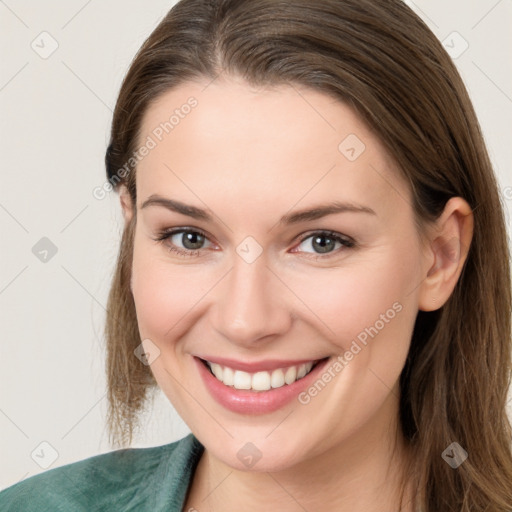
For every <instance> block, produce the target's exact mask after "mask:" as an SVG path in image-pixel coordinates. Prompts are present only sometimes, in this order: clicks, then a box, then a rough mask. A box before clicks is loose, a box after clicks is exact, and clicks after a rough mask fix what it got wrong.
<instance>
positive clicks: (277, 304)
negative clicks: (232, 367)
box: [214, 255, 291, 345]
mask: <svg viewBox="0 0 512 512" xmlns="http://www.w3.org/2000/svg"><path fill="white" fill-rule="evenodd" d="M283 293H284V291H283V290H281V291H279V283H278V280H277V278H276V277H275V276H274V275H273V274H272V272H271V271H270V270H269V269H268V268H267V262H266V259H265V258H264V257H263V255H262V256H260V257H259V258H257V259H256V260H255V261H253V262H251V263H248V262H247V261H245V260H244V259H243V258H242V257H240V256H239V255H235V256H234V262H233V267H232V269H231V272H229V274H228V275H227V276H226V279H225V280H224V283H223V284H222V286H221V287H220V288H219V293H218V294H217V298H216V304H215V313H216V314H215V315H214V327H215V329H216V330H217V331H218V332H220V333H221V334H222V335H224V336H225V337H226V338H227V339H229V340H230V341H232V342H235V343H238V344H246V345H250V344H252V343H254V342H257V341H258V340H259V339H261V338H263V337H267V338H268V337H269V336H271V335H276V334H282V333H283V332H284V331H285V330H286V329H288V328H289V326H290V322H291V311H289V310H288V308H287V307H286V300H284V297H283Z"/></svg>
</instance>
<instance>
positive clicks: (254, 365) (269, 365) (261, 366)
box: [197, 356, 325, 373]
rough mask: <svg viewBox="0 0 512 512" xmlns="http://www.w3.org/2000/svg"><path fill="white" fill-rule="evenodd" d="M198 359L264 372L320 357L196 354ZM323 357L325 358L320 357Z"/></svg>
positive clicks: (234, 368)
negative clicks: (260, 358) (245, 358)
mask: <svg viewBox="0 0 512 512" xmlns="http://www.w3.org/2000/svg"><path fill="white" fill-rule="evenodd" d="M197 357H199V359H202V360H204V361H209V362H210V363H216V364H220V365H221V366H229V368H233V370H241V371H244V372H247V373H256V372H265V371H271V370H277V369H278V368H288V367H289V366H300V365H301V364H304V363H309V362H313V363H315V362H317V361H319V360H320V359H295V360H284V359H267V360H264V361H253V362H247V361H236V360H235V359H228V358H224V357H215V356H197ZM322 359H325V358H322Z"/></svg>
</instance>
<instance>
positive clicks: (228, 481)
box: [121, 78, 473, 512]
mask: <svg viewBox="0 0 512 512" xmlns="http://www.w3.org/2000/svg"><path fill="white" fill-rule="evenodd" d="M190 96H194V97H195V98H196V99H197V101H198V105H197V107H196V108H194V109H193V110H192V111H191V113H190V114H188V115H187V116H185V117H184V118H183V119H180V122H179V124H178V125H176V126H175V127H174V129H173V130H172V131H171V132H170V133H169V134H167V135H166V136H165V137H164V138H163V139H162V141H160V142H159V143H158V144H157V145H156V147H155V148H154V149H152V150H151V151H150V152H149V154H148V155H147V156H146V157H145V158H144V159H143V160H142V161H141V162H140V163H139V164H138V167H137V205H136V208H137V224H136V231H135V242H134V259H133V274H132V292H133V295H134V299H135V304H136V310H137V319H138V323H139V329H140V333H141V338H142V339H150V340H151V342H152V343H154V345H156V346H157V347H158V349H159V351H160V355H159V357H157V358H156V359H155V360H154V362H153V363H152V364H151V370H152V372H153V374H154V376H155V378H156V380H157V382H158V384H159V386H160V387H161V389H162V390H163V392H164V393H165V394H166V396H167V397H168V398H169V400H170V401H171V402H172V404H173V405H174V407H175V408H176V410H177V411H178V413H179V414H180V415H181V416H182V418H183V419H184V420H185V422H186V423H187V424H188V425H189V427H190V429H191V430H192V432H194V434H195V435H196V436H197V437H198V439H199V440H200V441H201V442H202V444H203V445H204V446H205V448H206V450H205V454H204V455H203V457H202V459H201V461H200V463H199V466H198V469H197V471H196V475H195V478H194V481H193V485H192V488H191V492H190V494H189V498H188V502H187V507H186V508H185V510H189V508H191V507H194V508H195V509H196V510H199V511H202V510H222V511H224V512H226V511H231V510H266V508H265V506H266V504H267V505H268V504H269V503H272V504H274V505H278V506H279V510H281V511H295V510H304V509H306V510H317V509H318V507H319V504H321V505H322V508H324V509H325V510H338V511H345V510H347V511H348V510H350V511H352V512H353V511H359V510H361V511H363V510H364V511H366V512H368V511H373V510H375V511H376V510H379V511H382V510H390V511H391V510H398V501H397V493H398V479H399V476H400V475H399V470H400V468H401V467H402V464H401V463H402V462H403V461H404V460H405V457H407V447H406V445H405V443H404V440H403V438H402V436H401V434H400V432H399V429H398V428H397V425H398V396H399V386H398V379H399V375H400V372H401V370H402V368H403V366H404V364H405V360H406V357H407V353H408V349H409V345H410V340H411V335H412V329H413V326H414V321H415V318H416V315H417V312H418V310H419V309H422V310H426V311H428V310H434V309H437V308H439V307H441V306H442V305H443V304H444V303H445V302H446V300H447V299H448V297H449V295H450V293H451V292H452V290H453V288H454V286H455V284H456V282H457V279H458V277H459V275H460V272H461V270H462V266H463V263H464V258H465V255H466V253H467V248H468V247H469V244H470V241H471V235H472V229H473V220H472V214H471V210H470V208H469V206H468V204H467V203H466V202H465V201H464V200H462V199H461V198H452V199H451V200H450V201H449V202H448V203H447V205H446V208H445V211H444V213H443V215H442V216H441V217H440V219H439V220H438V222H437V223H436V224H435V225H430V226H429V227H428V231H427V235H428V236H427V239H426V242H425V243H424V244H422V243H421V238H420V235H419V233H418V230H417V227H416V225H415V223H414V218H413V211H412V206H411V205H412V201H411V195H410V191H409V189H408V186H407V185H406V183H405V181H403V179H402V178H401V177H400V175H399V173H398V171H397V169H396V167H395V165H394V163H393V161H392V159H391V158H390V157H389V155H388V154H387V153H386V151H385V149H384V147H383V146H382V144H381V143H380V142H379V140H378V139H377V138H376V137H375V136H374V135H373V133H372V132H371V130H369V129H368V127H366V126H365V125H364V124H363V122H362V121H361V120H360V119H359V117H358V116H357V115H356V114H355V113H354V112H353V111H352V110H351V109H350V108H349V107H348V106H347V105H345V104H343V103H341V102H339V101H338V100H335V99H333V98H331V97H329V96H327V95H324V94H322V93H320V92H317V91H313V90H310V89H307V88H299V87H297V86H294V87H291V86H284V85H283V86H279V87H274V88H257V89H256V88H253V87H251V86H249V85H248V84H246V83H244V82H243V81H241V80H240V79H235V78H218V79H217V80H215V81H214V82H213V83H210V84H208V82H206V81H205V82H204V83H200V82H193V83H192V82H191V83H187V84H183V85H181V86H179V87H177V88H175V89H173V90H170V91H167V92H166V93H165V94H164V95H162V96H161V97H160V98H159V99H158V100H157V101H156V102H155V103H153V104H152V105H151V107H150V108H149V109H148V111H147V112H146V115H145V117H144V120H143V125H142V129H141V134H140V139H139V140H140V141H144V140H146V137H147V136H148V135H151V133H152V130H154V128H155V127H157V126H158V125H159V124H160V123H161V122H162V121H164V120H166V119H168V118H169V113H170V112H172V111H173V110H174V109H176V108H179V107H180V105H183V104H184V103H185V102H186V101H187V99H188V98H189V97H190ZM350 134H355V135H356V136H357V137H358V139H359V140H360V141H362V142H363V143H364V145H365V149H364V151H363V152H362V153H361V154H360V156H358V158H356V159H355V160H353V161H350V160H349V159H347V157H346V156H345V153H344V152H343V149H342V150H341V151H340V149H339V145H340V143H341V142H342V141H343V140H344V139H345V138H346V137H347V136H349V135H350ZM352 140H354V139H352ZM343 147H344V146H343V145H342V148H343ZM152 194H158V195H160V196H162V197H165V198H170V199H174V200H178V201H180V202H183V203H186V204H189V205H194V206H197V207H199V208H203V209H207V210H209V211H210V212H211V214H212V216H213V220H212V221H204V220H197V219H192V218H190V217H188V216H186V215H183V214H180V213H176V212H172V211H169V210H167V209H166V208H164V207H162V206H148V207H146V208H141V206H142V204H143V203H144V202H145V201H146V200H147V199H148V198H149V197H150V196H151V195H152ZM332 201H344V202H350V203H357V204H359V205H364V206H366V207H369V208H371V209H373V210H374V211H375V215H371V214H367V213H356V212H345V213H338V214H332V215H328V216H325V217H323V218H320V219H316V220H309V221H304V222H300V223H298V224H293V225H281V224H279V219H280V218H281V216H283V215H285V214H289V213H291V212H295V211H298V210H302V209H306V208H309V207H312V206H316V205H318V204H324V203H329V202H332ZM121 204H122V207H123V212H124V215H125V220H126V222H128V221H129V220H130V218H131V216H132V215H133V214H134V206H133V205H131V204H130V200H129V196H128V195H127V193H126V191H122V193H121ZM179 227H183V228H185V227H186V228H191V229H192V230H193V229H199V230H201V231H203V232H204V233H205V234H206V236H207V239H206V240H205V242H204V244H203V248H201V249H199V252H196V253H195V254H193V255H192V256H180V255H177V254H175V253H172V252H171V251H170V250H169V247H170V246H171V245H172V244H174V245H176V246H178V247H179V248H181V249H183V250H185V251H186V250H187V248H186V247H187V246H185V245H183V244H184V242H183V236H182V234H177V235H174V236H173V237H172V238H170V239H167V240H166V241H162V242H158V241H155V238H157V237H158V234H159V232H160V231H161V230H164V229H169V228H179ZM322 230H329V231H334V232H336V233H339V234H340V235H341V236H345V237H350V238H351V239H353V240H354V241H355V244H356V245H355V246H354V247H346V246H343V245H341V244H340V243H336V245H335V246H334V247H333V249H331V252H328V253H327V254H322V253H319V252H318V248H315V246H314V245H313V244H312V241H313V239H314V237H313V238H311V237H310V238H307V239H305V240H304V241H303V242H301V239H302V238H305V237H306V236H307V235H310V236H311V235H313V234H316V233H318V232H319V231H322ZM301 235H302V237H301ZM248 236H251V237H253V238H254V239H255V240H256V241H257V243H258V244H259V246H261V248H262V250H263V252H262V254H261V255H260V256H259V257H258V258H257V259H256V260H255V261H254V262H252V263H247V262H246V261H245V260H244V259H243V258H241V257H240V256H239V254H237V252H236V249H237V247H238V246H239V244H240V243H241V242H242V241H244V239H245V238H246V237H248ZM447 248H450V250H447ZM459 249H460V250H459ZM315 258H317V259H315ZM394 303H398V304H399V305H400V306H401V309H400V312H398V313H397V314H396V315H394V317H393V318H392V319H390V320H389V321H388V322H386V323H385V325H384V327H383V328H381V329H380V330H379V331H378V334H377V335H374V337H372V338H369V340H368V343H367V345H366V346H365V347H364V348H363V349H362V350H361V351H360V352H359V353H358V354H357V355H356V356H354V358H353V359H352V360H351V361H350V362H349V364H347V366H346V367H345V368H344V369H343V370H342V371H341V372H339V373H338V374H337V375H336V377H335V378H334V379H332V380H331V382H330V383H329V384H328V385H327V386H326V387H325V389H323V390H322V391H321V392H320V393H319V394H318V395H317V396H315V397H314V398H312V399H311V401H310V402H309V403H308V404H306V405H303V404H301V403H299V402H298V401H297V400H294V401H292V402H291V403H290V404H288V405H286V406H285V407H283V408H282V409H279V410H277V411H275V412H273V413H269V414H263V415H258V416H245V415H241V414H237V413H234V412H231V411H229V410H226V409H224V408H223V407H222V406H221V405H219V404H218V403H217V402H215V401H214V400H213V399H212V398H211V396H210V395H209V393H208V390H207V389H206V388H205V386H204V384H203V382H202V381H201V379H200V378H199V375H198V371H197V368H196V365H195V363H194V361H193V356H194V355H196V356H197V355H211V356H217V357H227V358H232V359H236V360H239V361H261V360H269V359H270V360H272V359H288V360H293V359H310V360H315V359H320V358H324V357H332V359H333V361H334V360H335V359H336V357H337V356H338V355H340V354H343V353H344V352H345V351H346V350H348V349H349V348H350V346H351V343H352V341H353V340H354V339H356V337H357V335H358V334H360V333H361V332H362V331H364V330H365V328H368V327H370V326H374V325H376V322H377V320H379V319H380V318H381V315H382V314H386V311H387V310H389V309H390V308H392V305H393V304H394ZM247 442H251V443H253V444H254V445H255V446H256V447H257V448H258V450H259V451H260V452H261V454H262V457H261V459H260V460H259V461H258V462H257V464H256V465H254V466H253V467H252V468H251V469H248V468H247V467H246V466H244V464H243V463H242V462H241V461H240V460H239V459H238V457H237V452H238V451H239V450H240V449H241V448H242V447H243V446H244V445H245V444H246V443H247ZM394 448H396V451H395V458H394V459H392V452H393V449H394ZM214 489H215V490H214ZM409 491H411V490H410V489H409ZM207 495H208V496H207ZM205 496H207V497H206V498H205ZM410 497H411V494H408V497H407V499H410ZM407 499H406V501H407ZM405 510H407V508H405Z"/></svg>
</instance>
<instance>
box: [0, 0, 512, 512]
mask: <svg viewBox="0 0 512 512" xmlns="http://www.w3.org/2000/svg"><path fill="white" fill-rule="evenodd" d="M106 166H107V175H108V178H109V184H110V185H111V186H113V187H115V188H116V189H117V190H118V191H119V194H120V201H121V207H122V211H123V214H124V219H125V229H124V234H123V238H122V241H121V248H120V253H119V260H118V264H117V268H116V272H115V276H114V281H113V284H112V288H111V293H110V297H109V305H108V316H107V325H106V337H107V342H108V378H109V400H110V417H109V426H110V431H111V433H112V438H113V441H114V443H115V445H116V446H128V445H129V444H130V441H131V435H132V432H133V429H134V428H135V426H136V419H137V414H138V412H139V411H140V410H141V409H142V407H143V405H144V403H145V398H146V397H147V394H148V392H149V390H150V389H151V388H152V387H153V386H155V385H158V386H159V387H160V388H161V389H162V390H163V392H164V393H165V394H166V396H167V397H168V398H169V400H170V401H171V403H172V404H173V406H174V407H175V408H176V410H177V411H178V413H179V414H180V415H181V416H182V418H183V419H184V420H185V421H186V423H187V424H188V426H189V427H190V429H191V432H192V434H190V435H189V436H187V437H186V438H184V439H182V440H181V441H178V442H177V443H173V444H170V445H167V446H163V447H156V448H150V449H130V450H118V451H115V452H112V453H110V454H106V455H100V456H97V457H93V458H90V459H87V460H85V461H81V462H77V463H75V464H71V465H68V466H65V467H63V468H57V469H55V470H52V471H49V472H47V473H44V474H42V475H38V476H36V477H33V478H30V479H28V480H26V481H24V482H22V483H20V484H17V485H16V486H13V487H11V488H10V489H7V490H6V491H5V492H4V493H2V494H0V505H1V508H2V510H46V509H48V510H50V509H52V510H54V509H59V510H151V511H159V510H177V511H181V510H188V511H193V510H198V511H203V510H214V511H216V510H222V511H231V510H269V509H279V510H282V511H292V510H293V511H295V510H309V511H311V510H321V509H322V510H336V511H345V510H351V511H363V510H364V511H366V512H367V511H382V510H403V511H420V510H421V511H425V512H427V511H428V512H431V511H436V512H439V511H452V510H458V511H470V510H471V511H475V510H482V511H483V510H486V511H509V510H511V508H512V485H511V482H512V457H511V429H510V423H509V420H508V418H507V415H506V396H507V390H508V386H509V383H510V382H509V377H510V356H511V354H510V311H511V297H510V269H509V255H508V247H507V238H506V231H505V223H504V217H503V210H502V206H501V204H500V198H499V194H498V191H497V184H496V180H495V177H494V174H493V171H492V168H491V165H490V162H489V158H488V156H487V152H486V149H485V146H484V142H483V139H482V135H481V133H480V129H479V125H478V122H477V119H476V117H475V113H474V111H473V108H472V106H471V103H470V100H469V98H468V95H467V93H466V90H465V88H464V86H463V83H462V81H461V79H460V77H459V75H458V73H457V71H456V69H455V67H454V65H453V64H452V62H451V60H450V58H449V56H448V55H447V54H446V52H445V51H444V49H443V47H442V46H441V44H440V43H439V42H438V41H437V39H436V38H435V36H434V35H433V34H432V33H431V32H430V31H429V30H428V28H427V27H426V26H425V25H424V23H423V22H422V21H421V20H420V19H419V18H418V17H417V16H416V15H415V14H414V13H413V12H412V11H411V10H410V9H409V8H408V7H406V6H405V5H404V4H403V3H402V2H400V1H398V0H392V1H390V0H387V1H384V0H319V1H316V2H309V1H306V0H294V1H289V0H286V1H285V0H250V1H249V0H237V1H235V0H212V1H208V2H207V1H205V0H182V1H181V2H179V3H178V4H177V5H176V6H175V7H174V8H173V9H171V11H170V12H169V14H168V15H167V16H166V17H165V19H164V20H163V21H162V22H161V24H160V25H159V26H158V27H157V28H156V29H155V31H154V32H153V33H152V34H151V36H150V37H149V38H148V40H147V41H146V42H145V43H144V45H143V46H142V48H141V49H140V51H139V53H138V54H137V56H136V58H135V60H134V62H133V63H132V65H131V68H130V70H129V72H128V74H127V76H126V78H125V80H124V82H123V85H122V87H121V92H120V94H119V98H118V102H117V105H116V109H115V112H114V119H113V125H112V138H111V143H110V145H109V148H108V150H107V155H106Z"/></svg>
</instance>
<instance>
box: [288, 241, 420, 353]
mask: <svg viewBox="0 0 512 512" xmlns="http://www.w3.org/2000/svg"><path fill="white" fill-rule="evenodd" d="M391 245H392V244H391ZM418 258H419V253H417V252H416V250H415V249H414V248H412V249H411V247H410V246H409V248H408V251H406V250H405V248H400V247H398V246H396V248H393V249H389V250H387V251H386V250H382V251H380V252H379V254H378V255H377V254H374V255H372V256H371V257H368V258H365V260H366V261H358V262H357V264H354V265H349V264H348V263H347V265H346V266H345V267H342V266H341V267H340V268H337V269H332V271H325V270H318V271H316V272H315V273H314V274H310V275H309V276H308V275H306V274H303V276H302V277H301V276H295V277H294V280H295V286H294V291H295V292H296V294H297V295H298V296H299V297H301V298H302V300H303V302H304V303H305V304H307V305H308V307H309V308H310V309H311V311H312V312H313V314H314V315H315V317H316V318H317V320H316V321H315V320H312V321H314V322H315V323H316V324H318V323H319V322H321V323H323V324H324V325H325V326H326V327H327V328H328V331H327V330H326V329H323V330H324V332H326V333H327V336H328V337H329V339H331V341H332V343H333V344H335V345H337V346H338V347H339V349H340V352H343V351H345V350H349V349H350V348H351V345H352V342H353V341H354V340H357V341H358V342H359V345H361V346H363V347H366V346H367V345H368V346H369V342H370V340H377V339H380V340H384V339H386V340H387V341H386V343H387V344H388V345H391V344H392V345H393V346H397V345H400V346H401V348H402V349H404V348H405V349H407V347H408V343H409V341H410V334H411V333H412V327H413V325H414V320H415V318H416V315H417V310H418V307H417V306H418V304H417V296H416V294H415V293H414V290H415V289H416V288H417V284H418V282H419V280H420V277H419V276H420V269H419V266H418V261H419V260H418ZM415 283H416V284H415ZM411 292H413V293H411ZM365 343H366V344H367V345H365ZM354 350H357V348H355V349H354ZM402 351H403V350H402ZM367 356H368V357H369V354H367ZM361 359H364V358H361ZM361 362H362V361H361Z"/></svg>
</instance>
